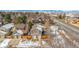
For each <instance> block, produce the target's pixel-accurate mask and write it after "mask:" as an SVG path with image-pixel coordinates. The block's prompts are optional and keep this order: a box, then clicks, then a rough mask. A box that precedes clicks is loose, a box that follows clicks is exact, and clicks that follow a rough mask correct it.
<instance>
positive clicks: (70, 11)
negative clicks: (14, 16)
mask: <svg viewBox="0 0 79 59" xmlns="http://www.w3.org/2000/svg"><path fill="white" fill-rule="evenodd" d="M0 12H51V13H53V12H60V13H62V12H64V13H79V10H0Z"/></svg>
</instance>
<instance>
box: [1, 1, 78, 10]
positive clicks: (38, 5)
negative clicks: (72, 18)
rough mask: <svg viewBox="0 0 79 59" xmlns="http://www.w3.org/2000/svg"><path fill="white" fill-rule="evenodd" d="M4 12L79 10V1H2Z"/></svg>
mask: <svg viewBox="0 0 79 59" xmlns="http://www.w3.org/2000/svg"><path fill="white" fill-rule="evenodd" d="M0 9H1V10H2V9H3V10H5V9H7V10H15V9H17V10H18V9H19V10H43V9H44V10H79V0H0Z"/></svg>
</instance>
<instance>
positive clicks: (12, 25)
mask: <svg viewBox="0 0 79 59" xmlns="http://www.w3.org/2000/svg"><path fill="white" fill-rule="evenodd" d="M12 27H14V24H13V23H9V24H6V25H3V26H2V27H0V29H1V30H4V31H6V30H9V29H10V28H12Z"/></svg>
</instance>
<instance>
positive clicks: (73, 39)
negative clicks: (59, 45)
mask: <svg viewBox="0 0 79 59" xmlns="http://www.w3.org/2000/svg"><path fill="white" fill-rule="evenodd" d="M54 21H55V22H56V25H58V26H59V27H60V28H61V29H62V30H64V31H65V32H66V34H67V35H68V37H69V38H67V39H66V41H68V42H70V43H72V45H74V47H79V29H78V28H74V27H73V26H70V25H69V24H65V23H63V22H61V21H59V20H56V19H55V20H54ZM64 38H66V37H64Z"/></svg>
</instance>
